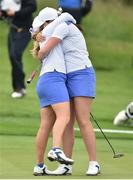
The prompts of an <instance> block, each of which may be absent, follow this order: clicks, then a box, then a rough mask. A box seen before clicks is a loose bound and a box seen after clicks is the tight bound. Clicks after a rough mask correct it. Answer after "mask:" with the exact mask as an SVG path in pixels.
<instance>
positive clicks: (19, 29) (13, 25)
mask: <svg viewBox="0 0 133 180" xmlns="http://www.w3.org/2000/svg"><path fill="white" fill-rule="evenodd" d="M1 19H2V20H3V21H4V22H6V23H7V24H9V25H10V26H11V27H12V28H14V29H16V30H17V32H21V31H22V30H23V28H19V27H18V26H16V25H15V24H13V23H12V22H11V20H9V19H8V18H6V17H4V16H2V17H1Z"/></svg>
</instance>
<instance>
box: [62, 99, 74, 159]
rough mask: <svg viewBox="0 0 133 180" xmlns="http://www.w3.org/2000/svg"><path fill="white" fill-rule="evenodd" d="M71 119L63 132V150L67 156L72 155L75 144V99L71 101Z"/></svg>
mask: <svg viewBox="0 0 133 180" xmlns="http://www.w3.org/2000/svg"><path fill="white" fill-rule="evenodd" d="M70 112H71V114H70V121H69V123H68V124H67V126H66V128H65V131H64V134H63V150H64V153H65V155H66V156H67V157H69V158H71V157H72V150H73V145H74V122H75V112H74V104H73V101H71V103H70Z"/></svg>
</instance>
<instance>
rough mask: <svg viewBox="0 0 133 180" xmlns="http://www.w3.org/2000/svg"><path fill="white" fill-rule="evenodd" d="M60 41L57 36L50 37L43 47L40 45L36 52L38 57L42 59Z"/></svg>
mask: <svg viewBox="0 0 133 180" xmlns="http://www.w3.org/2000/svg"><path fill="white" fill-rule="evenodd" d="M60 42H61V39H59V38H57V37H51V38H50V39H49V40H48V41H47V42H46V44H45V46H44V47H42V48H41V49H40V50H39V52H38V58H39V59H40V60H42V59H44V58H45V57H46V56H47V55H48V53H49V52H50V51H51V50H52V49H53V48H54V47H55V46H56V45H57V44H59V43H60Z"/></svg>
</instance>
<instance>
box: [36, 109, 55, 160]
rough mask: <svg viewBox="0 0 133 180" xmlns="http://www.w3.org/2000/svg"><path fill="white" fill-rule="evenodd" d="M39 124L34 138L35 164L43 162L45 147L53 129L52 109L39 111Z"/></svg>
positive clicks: (53, 117)
mask: <svg viewBox="0 0 133 180" xmlns="http://www.w3.org/2000/svg"><path fill="white" fill-rule="evenodd" d="M40 114H41V124H40V128H39V130H38V133H37V136H36V156H37V163H43V162H44V153H45V150H46V146H47V141H48V136H49V134H50V131H51V129H52V127H53V124H54V120H55V115H54V112H53V110H52V108H51V107H50V106H49V107H46V108H43V109H41V110H40Z"/></svg>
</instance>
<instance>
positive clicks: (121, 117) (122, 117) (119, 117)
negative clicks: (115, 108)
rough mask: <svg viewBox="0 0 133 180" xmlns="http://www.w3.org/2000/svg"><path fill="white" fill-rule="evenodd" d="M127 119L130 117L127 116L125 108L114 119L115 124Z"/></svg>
mask: <svg viewBox="0 0 133 180" xmlns="http://www.w3.org/2000/svg"><path fill="white" fill-rule="evenodd" d="M126 120H128V117H127V115H126V112H125V110H123V111H120V112H119V113H118V114H117V115H116V117H115V119H114V125H119V124H122V123H123V122H124V121H126Z"/></svg>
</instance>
